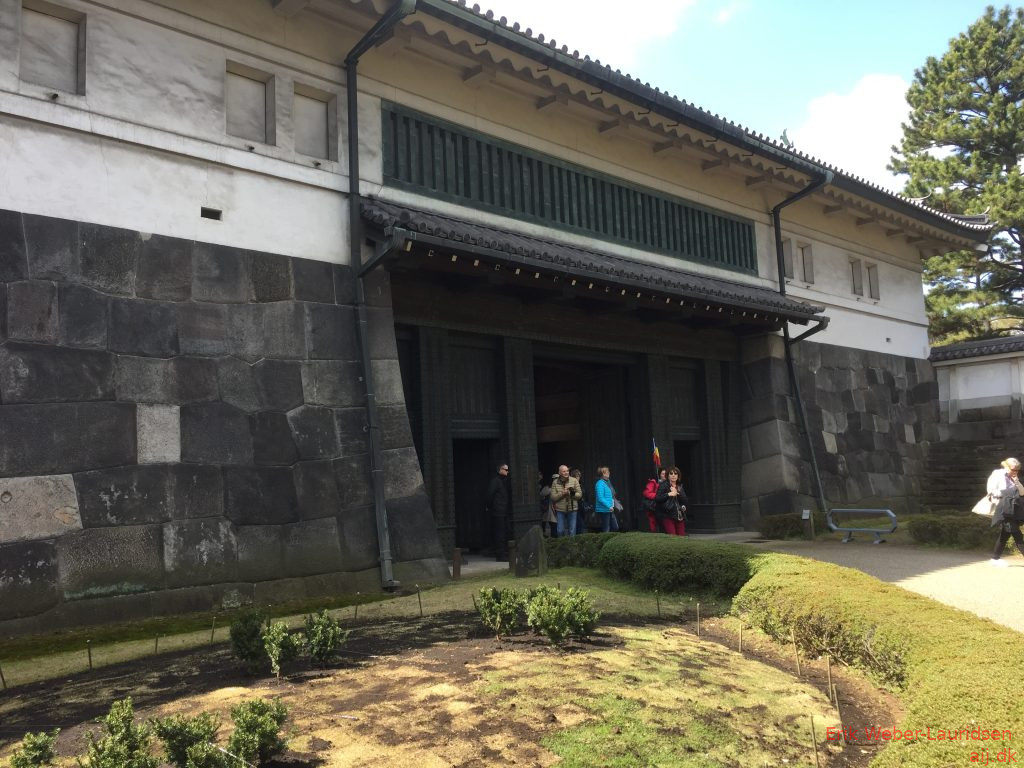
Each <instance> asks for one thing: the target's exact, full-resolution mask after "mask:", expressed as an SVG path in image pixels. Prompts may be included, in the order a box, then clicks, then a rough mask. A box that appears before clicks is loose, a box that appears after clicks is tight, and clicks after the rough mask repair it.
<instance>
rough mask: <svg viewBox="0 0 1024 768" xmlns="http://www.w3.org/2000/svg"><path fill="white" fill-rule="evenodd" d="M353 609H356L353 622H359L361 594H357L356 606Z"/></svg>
mask: <svg viewBox="0 0 1024 768" xmlns="http://www.w3.org/2000/svg"><path fill="white" fill-rule="evenodd" d="M353 607H354V608H355V615H354V616H353V617H352V621H358V620H359V593H358V592H356V604H355V605H354V606H353Z"/></svg>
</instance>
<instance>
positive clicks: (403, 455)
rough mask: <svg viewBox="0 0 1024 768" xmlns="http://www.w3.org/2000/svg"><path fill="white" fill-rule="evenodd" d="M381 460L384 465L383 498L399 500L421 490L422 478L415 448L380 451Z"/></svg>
mask: <svg viewBox="0 0 1024 768" xmlns="http://www.w3.org/2000/svg"><path fill="white" fill-rule="evenodd" d="M381 460H382V462H383V465H384V466H383V469H384V498H386V499H400V498H403V497H405V496H411V495H413V494H415V493H418V492H419V491H420V490H421V489H422V487H423V477H422V475H421V474H420V463H419V459H418V458H417V456H416V449H415V448H412V447H409V448H395V449H392V450H390V451H382V452H381Z"/></svg>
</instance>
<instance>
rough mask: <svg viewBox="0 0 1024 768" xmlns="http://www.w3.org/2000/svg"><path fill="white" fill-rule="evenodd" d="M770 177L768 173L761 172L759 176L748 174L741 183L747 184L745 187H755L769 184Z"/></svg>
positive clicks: (770, 181)
mask: <svg viewBox="0 0 1024 768" xmlns="http://www.w3.org/2000/svg"><path fill="white" fill-rule="evenodd" d="M772 179H773V177H772V175H771V174H770V173H762V174H760V175H759V176H748V177H747V178H746V180H745V181H744V182H743V183H744V184H746V185H747V189H756V188H757V187H763V186H765V185H767V184H771V183H772Z"/></svg>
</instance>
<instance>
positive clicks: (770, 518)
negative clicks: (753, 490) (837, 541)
mask: <svg viewBox="0 0 1024 768" xmlns="http://www.w3.org/2000/svg"><path fill="white" fill-rule="evenodd" d="M811 514H812V515H813V516H814V532H815V533H827V532H828V524H827V523H826V522H825V515H824V514H823V513H821V512H819V511H818V510H814V511H813V512H812V513H811ZM758 532H759V533H760V534H761V537H762V538H764V539H802V538H804V519H803V516H802V515H800V514H798V513H796V512H794V513H787V514H784V515H767V516H765V517H762V518H761V522H760V523H759V524H758Z"/></svg>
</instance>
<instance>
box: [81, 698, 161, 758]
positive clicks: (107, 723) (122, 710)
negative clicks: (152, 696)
mask: <svg viewBox="0 0 1024 768" xmlns="http://www.w3.org/2000/svg"><path fill="white" fill-rule="evenodd" d="M103 725H104V727H105V729H106V733H105V734H103V736H102V737H101V738H99V739H97V738H96V737H95V736H94V735H93V734H92V733H91V732H90V733H89V747H88V750H87V752H86V757H85V762H82V761H81V760H79V765H81V766H84V768H157V765H158V764H159V761H158V760H157V759H156V758H154V757H152V756H151V755H150V754H149V745H150V741H151V740H152V735H153V734H152V728H151V727H150V726H149V724H148V723H143V724H141V725H136V724H135V714H134V712H133V710H132V700H131V698H130V697H129V698H126V699H121V700H120V701H115V702H114V703H113V704H111V705H110V712H109V713H108V714H107V716H106V717H105V718H103Z"/></svg>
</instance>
